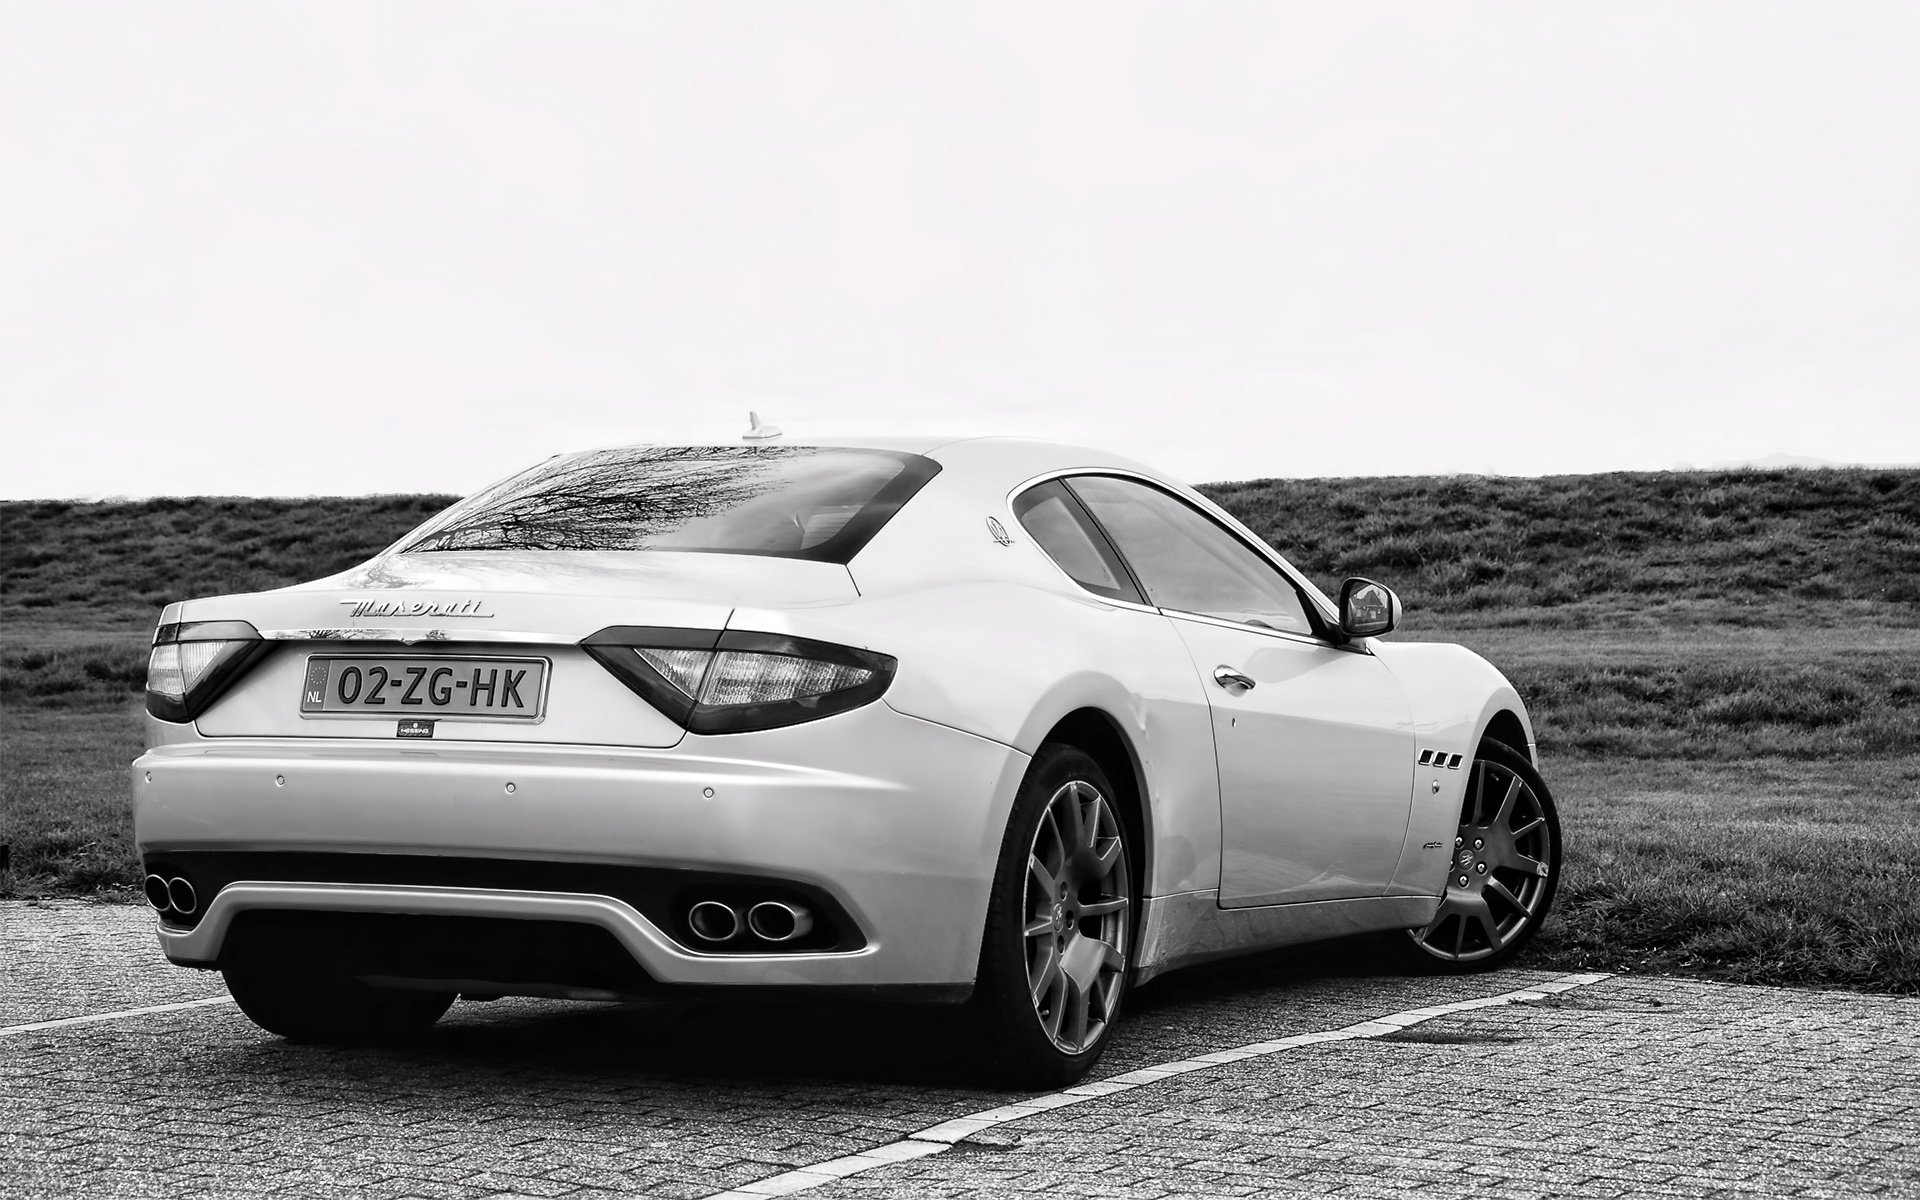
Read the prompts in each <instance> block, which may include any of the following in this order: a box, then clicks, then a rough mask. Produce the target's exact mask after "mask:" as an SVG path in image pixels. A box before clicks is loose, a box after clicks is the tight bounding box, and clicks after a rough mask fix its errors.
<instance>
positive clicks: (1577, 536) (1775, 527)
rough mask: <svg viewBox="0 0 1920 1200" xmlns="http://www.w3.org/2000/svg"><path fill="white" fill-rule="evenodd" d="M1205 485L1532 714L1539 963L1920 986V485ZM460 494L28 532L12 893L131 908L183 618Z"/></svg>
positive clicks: (5, 682)
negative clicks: (183, 602) (1557, 901)
mask: <svg viewBox="0 0 1920 1200" xmlns="http://www.w3.org/2000/svg"><path fill="white" fill-rule="evenodd" d="M1204 490H1206V491H1207V492H1208V493H1209V494H1210V495H1212V496H1213V497H1214V498H1215V499H1216V500H1218V501H1219V502H1220V503H1221V504H1223V505H1224V506H1225V507H1227V508H1228V509H1229V510H1231V511H1233V512H1234V513H1235V514H1236V515H1238V516H1239V517H1240V518H1241V519H1242V520H1244V521H1246V522H1247V523H1248V524H1249V525H1250V526H1251V527H1253V528H1254V529H1255V530H1256V531H1258V532H1260V533H1261V534H1262V535H1263V536H1265V537H1267V538H1268V539H1269V540H1270V541H1272V542H1273V544H1274V545H1276V546H1277V547H1279V548H1280V549H1281V550H1282V552H1283V553H1285V554H1287V555H1288V557H1289V558H1291V559H1292V560H1293V561H1294V562H1296V563H1297V564H1299V565H1300V566H1301V567H1302V568H1303V569H1305V570H1307V571H1308V572H1309V573H1311V574H1313V575H1314V577H1315V578H1316V579H1318V580H1319V581H1320V582H1321V583H1322V585H1323V586H1328V587H1329V590H1331V585H1333V584H1335V583H1337V581H1338V579H1339V578H1340V577H1342V576H1344V575H1347V574H1361V575H1368V576H1372V577H1375V578H1379V579H1382V580H1384V581H1385V582H1387V583H1390V584H1392V585H1393V586H1394V587H1395V588H1396V589H1397V590H1398V591H1399V592H1400V593H1401V595H1402V597H1403V598H1404V599H1405V600H1406V602H1407V607H1408V622H1407V627H1406V630H1405V632H1404V636H1406V637H1409V638H1418V639H1445V640H1457V641H1461V642H1464V643H1466V644H1467V645H1468V646H1470V647H1472V648H1474V649H1476V650H1478V651H1480V652H1481V653H1482V654H1485V655H1486V656H1487V657H1488V658H1490V659H1491V660H1492V661H1494V662H1495V663H1497V664H1499V665H1500V666H1501V668H1502V669H1503V670H1504V671H1506V673H1507V674H1508V676H1509V678H1511V679H1512V680H1513V681H1514V683H1515V685H1516V687H1517V688H1518V689H1519V690H1520V692H1521V694H1522V695H1523V696H1525V697H1526V698H1527V699H1528V702H1529V705H1530V707H1531V710H1532V713H1533V716H1534V720H1535V724H1536V729H1537V731H1538V733H1539V737H1540V742H1541V748H1542V752H1543V754H1544V755H1545V756H1546V764H1545V765H1546V770H1547V773H1548V777H1549V780H1550V781H1551V782H1552V783H1553V784H1554V786H1555V788H1556V792H1557V794H1558V795H1559V797H1560V800H1561V804H1562V809H1563V812H1564V814H1565V821H1566V826H1567V831H1568V833H1567V862H1566V867H1565V871H1564V874H1563V890H1562V892H1561V906H1560V909H1559V911H1558V912H1557V914H1556V916H1555V918H1554V920H1553V921H1552V922H1551V923H1550V924H1549V926H1548V928H1547V929H1546V930H1545V931H1544V933H1543V936H1542V938H1541V940H1540V942H1538V943H1537V944H1536V947H1535V949H1534V950H1533V951H1531V952H1530V954H1531V957H1532V959H1533V960H1534V961H1536V962H1540V963H1543V964H1551V965H1561V966H1569V967H1598V968H1607V969H1622V968H1636V969H1654V970H1681V971H1690V972H1695V973H1705V974H1711V975H1718V976H1722V977H1727V978H1735V979H1741V980H1747V981H1752V982H1771V983H1818V984H1825V985H1837V986H1848V987H1862V988H1873V989H1885V990H1894V991H1902V992H1916V991H1920V767H1917V766H1916V765H1915V762H1916V760H1915V755H1914V750H1915V747H1916V746H1920V472H1916V471H1884V470H1820V471H1720V472H1671V473H1660V474H1647V475H1629V474H1610V475H1592V476H1566V477H1554V478H1546V479H1503V478H1493V479H1487V478H1476V477H1453V478H1444V479H1426V478H1382V479H1346V480H1261V481H1255V482H1250V483H1236V484H1220V485H1214V486H1212V487H1209V488H1207V489H1204ZM449 500H450V498H449V497H429V496H381V497H370V498H362V499H327V500H235V499H217V498H210V499H174V500H154V501H143V502H138V503H105V504H77V503H65V502H32V503H10V504H4V505H0V709H4V711H5V719H4V734H3V735H0V736H4V768H5V769H4V771H0V787H4V792H3V793H0V844H7V845H9V846H10V849H11V859H12V862H11V869H10V870H5V871H0V894H10V895H22V894H42V893H47V892H73V891H87V890H92V889H109V890H111V889H114V888H124V887H127V886H128V885H130V884H131V883H132V881H133V878H134V875H135V872H136V864H135V863H134V861H133V856H132V853H131V847H130V844H129V837H128V834H129V832H130V831H129V829H128V820H127V813H126V802H125V799H124V795H125V790H126V784H125V776H126V763H127V762H128V760H129V759H130V758H132V757H133V755H134V754H135V753H137V751H138V742H139V734H138V728H137V713H138V692H139V688H140V686H141V684H142V680H143V676H144V659H145V646H146V641H147V638H148V635H149V633H150V631H151V629H152V626H153V621H154V619H155V617H156V616H157V615H158V610H159V607H160V606H161V605H162V604H163V603H165V602H167V601H169V600H173V599H181V598H185V597H190V596H196V595H212V594H219V593H223V592H233V591H247V590H256V589H260V588H266V587H273V586H278V585H281V584H285V583H292V582H297V581H300V580H304V579H311V578H314V577H316V576H319V575H323V574H327V573H330V572H333V571H337V570H340V569H342V568H344V567H346V566H349V565H351V564H353V563H355V562H357V561H360V560H361V559H364V558H365V557H367V556H368V555H370V554H372V553H374V552H375V551H377V550H378V549H379V548H380V547H382V546H384V545H386V544H388V543H390V542H391V541H392V540H393V539H394V538H396V537H398V536H399V535H400V534H401V533H403V532H405V531H406V530H407V529H409V528H411V527H412V526H413V525H415V524H417V523H419V522H420V521H421V520H423V519H425V518H426V517H427V516H428V515H430V514H431V513H433V512H434V511H437V509H438V508H440V507H442V506H443V505H444V504H446V503H448V502H449Z"/></svg>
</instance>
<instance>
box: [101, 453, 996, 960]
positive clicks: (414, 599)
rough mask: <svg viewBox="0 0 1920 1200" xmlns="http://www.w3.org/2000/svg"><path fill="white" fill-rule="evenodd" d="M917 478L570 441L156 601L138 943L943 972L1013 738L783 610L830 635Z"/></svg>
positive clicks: (227, 953) (900, 469)
mask: <svg viewBox="0 0 1920 1200" xmlns="http://www.w3.org/2000/svg"><path fill="white" fill-rule="evenodd" d="M935 471H937V468H936V467H934V466H933V464H931V463H930V462H928V461H927V460H925V459H921V458H918V457H917V456H914V455H910V454H905V453H900V452H893V451H879V450H848V449H837V450H817V449H811V448H806V449H803V448H798V447H794V448H782V449H781V450H778V451H773V450H745V449H736V448H720V449H713V448H693V449H685V450H673V451H662V450H630V451H607V452H595V453H594V454H590V455H580V456H573V457H571V458H568V459H564V460H554V461H550V462H549V463H548V464H543V466H542V467H540V468H536V469H535V470H534V471H532V472H528V473H527V474H526V475H523V476H520V477H517V478H516V479H515V480H510V481H507V482H506V483H504V484H502V485H499V486H497V487H496V488H494V489H490V490H489V491H488V492H485V493H481V494H480V495H478V496H476V497H474V498H473V499H471V500H469V501H465V502H463V503H462V504H461V505H456V506H455V507H454V508H453V509H450V510H449V511H448V512H447V513H445V514H442V516H441V517H438V518H435V520H434V521H431V522H429V523H428V524H427V525H425V526H423V527H422V528H421V529H420V530H418V531H416V532H415V533H414V534H411V535H409V537H408V538H405V539H402V541H401V542H400V543H398V544H397V545H396V546H395V547H394V548H392V549H391V550H389V551H388V552H386V553H384V554H382V555H381V556H380V557H378V558H376V559H375V560H373V561H372V562H370V563H368V564H367V565H365V566H363V567H361V568H357V569H355V570H353V571H349V572H347V573H345V574H343V575H341V576H336V577H334V578H331V579H327V580H321V581H318V582H316V583H313V584H307V585H302V586H300V587H295V588H289V589H283V590H280V591H276V592H267V593H259V594H254V595H245V596H231V597H219V598H213V599H206V600H195V601H189V602H185V603H182V604H175V605H170V606H169V607H168V608H167V610H166V611H165V613H163V614H162V617H161V620H160V623H159V627H158V629H157V631H156V637H155V646H154V650H153V656H152V662H151V668H150V673H149V694H148V712H149V718H148V730H149V739H148V740H149V746H150V748H149V750H148V751H147V753H146V754H144V755H143V756H142V757H141V758H140V759H139V760H138V761H137V762H136V763H135V764H134V766H133V771H132V786H133V800H134V817H135V836H136V841H137V844H138V848H139V851H140V854H141V857H142V861H143V864H144V866H145V869H146V871H147V874H148V879H147V884H148V894H149V900H150V902H151V903H153V905H154V907H155V908H156V909H157V910H159V914H160V938H161V943H162V945H163V947H164V948H165V950H166V953H167V955H168V957H169V958H171V959H172V960H173V961H175V962H177V963H182V964H187V965H195V966H221V967H228V966H231V965H232V964H234V963H236V962H238V961H240V960H242V959H244V958H246V957H248V956H250V955H251V956H258V955H279V956H282V957H285V956H287V955H294V956H308V957H311V958H313V959H316V960H324V961H326V962H328V963H330V964H333V966H334V967H335V969H336V970H337V971H339V972H343V973H345V974H346V975H349V976H351V977H352V978H354V979H357V980H360V981H362V982H363V983H372V984H376V985H382V986H385V985H391V986H401V987H412V988H432V989H437V990H439V991H442V992H446V993H453V992H464V993H468V994H498V993H524V994H536V995H562V996H575V997H581V998H597V997H607V996H616V995H629V994H634V993H636V992H642V991H647V990H650V989H653V988H656V987H661V986H671V985H715V986H768V985H776V986H778V985H790V986H804V987H815V988H822V987H846V988H852V989H857V990H860V991H862V992H869V991H876V990H877V991H881V992H885V993H887V994H894V995H899V996H910V995H918V996H926V997H930V998H957V997H958V996H960V995H962V994H964V992H965V990H966V987H967V986H968V984H969V983H970V981H971V979H972V976H973V971H974V968H975V964H976V962H977V958H978V951H979V937H980V924H981V921H980V920H979V919H977V916H976V915H977V914H983V913H984V910H985V905H986V897H987V892H988V889H989V887H990V884H991V879H990V874H991V870H992V862H993V857H994V851H995V849H996V848H997V846H998V840H999V835H1000V832H1001V830H1002V828H1003V826H1004V821H1005V815H1006V812H1007V809H1008V807H1009V806H1010V804H1011V798H1012V795H1013V792H1014V790H1015V789H1016V788H1017V786H1018V783H1019V779H1020V775H1021V772H1022V770H1023V769H1024V757H1023V756H1021V755H1019V754H1018V753H1017V752H1015V751H1012V750H1010V749H1009V748H1007V747H1006V746H1003V745H1001V744H999V743H997V742H992V741H989V740H986V739H983V738H979V737H975V736H973V735H971V734H966V733H962V732H959V731H956V730H953V729H950V728H948V727H946V726H943V725H938V724H934V723H931V722H927V721H923V720H919V719H916V718H913V717H909V716H905V715H903V714H901V713H898V712H896V711H895V710H893V709H892V708H890V707H889V706H888V705H887V704H885V703H884V702H883V700H882V697H883V696H884V694H885V692H886V690H887V686H888V684H889V683H890V681H891V679H892V675H893V671H894V669H895V666H896V664H897V658H898V655H900V654H901V653H910V651H908V650H907V649H906V648H904V647H901V646H898V645H890V646H879V645H872V646H869V645H851V644H848V639H847V638H846V637H845V635H844V634H841V635H839V640H837V641H828V640H823V639H812V638H808V637H805V636H802V635H801V634H798V633H796V632H795V630H796V629H804V628H805V626H806V614H808V613H810V612H831V613H834V614H836V616H835V619H834V620H833V621H832V622H831V626H830V627H832V628H835V629H845V628H847V627H848V626H849V622H848V621H847V620H846V614H847V613H848V612H849V611H851V610H854V609H857V606H858V605H859V603H860V597H859V594H858V591H857V589H856V588H855V587H854V585H853V582H852V579H851V577H850V576H849V574H848V570H847V566H846V563H847V562H848V561H849V560H850V559H851V557H852V556H853V555H854V554H856V553H858V550H859V548H860V546H862V545H864V543H865V540H866V539H867V538H869V537H871V536H872V533H873V532H874V531H875V530H877V529H878V528H879V527H880V526H881V525H883V524H884V523H885V521H886V520H887V519H888V518H889V517H890V516H891V514H892V512H894V511H897V509H898V508H899V506H900V505H902V504H905V503H907V502H908V501H909V500H910V499H911V498H912V496H913V495H914V494H915V492H917V491H918V490H919V488H920V487H921V486H922V485H924V484H925V483H926V481H927V479H928V478H930V477H931V476H932V475H933V474H934V473H935ZM744 610H751V611H753V612H756V613H761V614H765V613H769V612H777V613H779V614H781V620H780V622H779V624H780V626H781V631H780V632H778V633H772V632H765V631H761V630H754V629H742V628H738V627H736V625H735V622H734V618H735V615H736V613H737V612H740V611H744ZM853 624H855V625H857V621H856V622H853Z"/></svg>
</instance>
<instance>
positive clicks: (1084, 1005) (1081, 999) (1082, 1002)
mask: <svg viewBox="0 0 1920 1200" xmlns="http://www.w3.org/2000/svg"><path fill="white" fill-rule="evenodd" d="M1089 992H1090V989H1088V988H1083V987H1081V986H1079V985H1078V984H1074V983H1069V985H1068V987H1067V996H1066V1001H1067V1013H1068V1022H1069V1023H1068V1025H1067V1028H1066V1037H1065V1038H1064V1040H1065V1041H1066V1042H1067V1044H1068V1045H1070V1046H1072V1047H1073V1048H1074V1049H1076V1050H1078V1049H1079V1048H1080V1047H1082V1046H1085V1045H1086V1044H1087V1016H1088V1009H1089V1008H1090V1007H1091V1005H1092V997H1091V995H1089Z"/></svg>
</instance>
